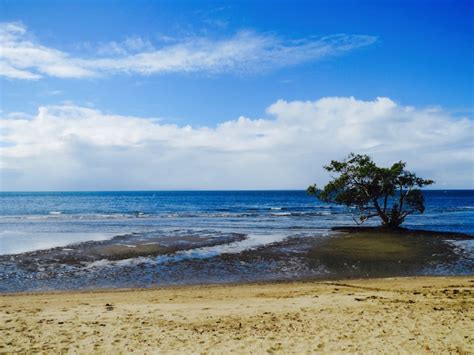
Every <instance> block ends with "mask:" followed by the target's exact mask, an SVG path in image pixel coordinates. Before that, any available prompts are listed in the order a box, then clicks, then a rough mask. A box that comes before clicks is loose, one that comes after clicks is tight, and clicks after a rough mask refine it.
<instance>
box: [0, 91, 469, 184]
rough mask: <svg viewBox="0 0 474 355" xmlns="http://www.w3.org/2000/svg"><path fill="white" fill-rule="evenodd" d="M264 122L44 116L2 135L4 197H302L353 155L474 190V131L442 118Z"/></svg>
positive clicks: (399, 109) (317, 109) (60, 110)
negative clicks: (67, 193)
mask: <svg viewBox="0 0 474 355" xmlns="http://www.w3.org/2000/svg"><path fill="white" fill-rule="evenodd" d="M267 112H268V113H269V115H271V116H272V117H271V118H270V119H250V118H246V117H240V118H238V119H236V120H231V121H226V122H223V123H221V124H219V125H217V126H216V127H213V128H211V127H200V128H195V127H190V126H177V125H172V124H163V123H161V122H159V121H157V120H151V119H146V118H139V117H129V116H120V115H109V114H104V113H102V112H100V111H98V110H95V109H90V108H84V107H77V106H74V105H63V106H47V107H41V108H40V109H39V111H38V114H37V115H36V116H35V117H33V118H31V117H28V116H25V117H24V118H21V117H20V116H19V115H18V113H16V114H15V115H14V116H13V117H12V116H10V117H8V115H7V116H5V118H4V119H2V120H1V121H0V122H1V125H0V129H1V130H0V131H1V132H2V135H3V136H2V138H1V140H0V152H1V153H0V162H1V174H0V177H1V188H2V189H5V190H31V189H33V190H34V189H47V190H64V189H70V190H71V189H72V190H75V189H93V190H94V189H99V190H100V189H193V188H201V189H245V188H247V189H248V188H256V189H258V188H305V187H306V186H307V185H308V184H310V183H313V182H319V183H324V182H325V181H327V179H328V175H327V173H326V172H325V171H324V170H323V169H322V166H323V165H324V164H326V163H328V162H329V161H330V160H331V159H340V158H344V157H345V156H346V155H347V154H348V153H349V152H361V153H369V154H371V155H372V156H373V157H374V158H375V160H376V161H378V162H380V163H381V164H390V163H393V162H394V161H398V160H400V159H402V160H406V161H407V162H408V167H409V168H410V169H413V170H415V171H416V172H418V173H420V175H422V176H424V177H428V178H434V179H435V180H436V181H437V183H438V184H437V187H439V188H444V187H469V188H473V187H474V186H473V185H472V184H473V170H472V169H473V168H472V167H473V166H474V148H473V142H472V135H473V122H472V120H471V119H468V118H456V117H453V116H452V115H451V114H449V113H448V112H445V111H443V110H442V109H439V108H438V109H431V108H428V109H417V108H412V107H407V106H401V105H398V104H396V103H395V102H393V101H392V100H390V99H388V98H377V99H376V100H374V101H361V100H356V99H354V98H347V97H328V98H322V99H319V100H316V101H292V102H287V101H284V100H279V101H277V102H275V103H274V104H272V105H271V106H270V107H268V109H267Z"/></svg>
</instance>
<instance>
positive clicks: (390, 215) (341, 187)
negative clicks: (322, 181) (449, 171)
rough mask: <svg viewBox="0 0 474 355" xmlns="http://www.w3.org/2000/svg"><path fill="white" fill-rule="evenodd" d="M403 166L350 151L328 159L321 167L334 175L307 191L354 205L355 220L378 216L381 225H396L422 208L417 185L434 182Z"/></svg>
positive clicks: (322, 199) (393, 226)
mask: <svg viewBox="0 0 474 355" xmlns="http://www.w3.org/2000/svg"><path fill="white" fill-rule="evenodd" d="M405 166H406V163H405V162H402V161H399V162H397V163H394V164H393V165H392V166H391V167H390V168H381V167H378V166H377V165H376V164H375V163H374V162H373V161H372V159H371V158H370V157H369V156H368V155H361V154H354V153H351V154H349V156H348V157H347V158H346V159H345V160H343V161H336V160H332V161H331V163H330V164H329V165H327V166H325V167H324V168H325V169H326V170H327V171H329V172H330V173H335V174H337V176H336V177H333V179H332V180H331V181H330V182H329V183H328V184H327V185H326V186H324V188H323V189H322V190H321V189H318V188H317V186H316V185H311V186H309V187H308V189H307V191H308V193H309V194H311V195H314V196H316V197H317V198H318V199H320V200H321V201H324V202H330V203H337V204H344V205H346V206H349V207H355V208H356V209H357V211H358V218H354V220H355V221H356V223H357V224H361V223H363V222H365V221H366V220H368V219H369V218H372V217H379V218H380V219H381V221H382V225H383V226H386V227H391V228H396V227H399V226H400V225H401V224H402V223H403V221H404V220H405V218H406V217H407V216H409V215H411V214H413V213H423V212H424V210H425V204H424V197H423V193H422V192H421V190H420V188H422V187H423V186H428V185H431V184H433V183H434V181H433V180H425V179H422V178H420V177H418V176H416V174H415V173H413V172H411V171H408V170H405Z"/></svg>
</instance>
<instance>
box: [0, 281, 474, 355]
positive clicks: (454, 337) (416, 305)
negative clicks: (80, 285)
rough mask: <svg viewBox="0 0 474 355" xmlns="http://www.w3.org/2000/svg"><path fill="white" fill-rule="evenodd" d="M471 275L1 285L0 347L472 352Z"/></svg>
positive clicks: (473, 288) (2, 349)
mask: <svg viewBox="0 0 474 355" xmlns="http://www.w3.org/2000/svg"><path fill="white" fill-rule="evenodd" d="M473 296H474V276H464V277H411V278H389V279H368V280H344V281H324V282H321V281H320V282H295V283H274V284H246V285H225V286H222V285H219V286H185V287H169V288H161V289H149V290H142V289H132V290H116V291H94V292H63V293H42V294H41V293H36V294H4V295H0V333H1V334H2V336H1V338H0V352H25V351H26V352H37V351H45V352H54V353H57V352H79V353H112V352H117V351H122V352H129V351H132V350H133V351H135V352H148V353H151V352H156V351H158V350H160V351H163V352H178V351H181V352H183V351H184V352H211V353H213V352H215V353H228V352H230V351H235V352H258V353H261V352H269V353H272V352H302V351H317V352H334V351H343V352H362V353H365V352H371V351H379V352H386V353H394V352H400V351H402V352H403V351H406V352H411V353H413V352H415V353H420V352H435V353H438V352H454V353H465V354H467V353H473V352H474V337H473V336H474V297H473Z"/></svg>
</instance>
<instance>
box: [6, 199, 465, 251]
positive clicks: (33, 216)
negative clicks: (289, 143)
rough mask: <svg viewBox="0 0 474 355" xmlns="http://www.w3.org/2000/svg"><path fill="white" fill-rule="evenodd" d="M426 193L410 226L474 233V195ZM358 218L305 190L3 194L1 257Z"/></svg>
mask: <svg viewBox="0 0 474 355" xmlns="http://www.w3.org/2000/svg"><path fill="white" fill-rule="evenodd" d="M424 195H425V200H426V211H425V213H424V214H421V215H414V216H410V217H409V218H408V219H407V221H406V223H405V226H406V227H408V228H414V229H428V230H437V231H450V232H463V233H468V234H474V190H446V191H443V190H436V191H433V190H430V191H425V192H424ZM354 212H355V211H354V210H351V209H349V208H346V207H344V206H338V205H329V204H325V203H321V202H319V201H318V200H316V199H315V198H313V197H311V196H308V195H307V194H306V192H305V191H133V192H32V193H31V192H1V193H0V254H10V253H18V252H23V251H30V250H35V249H41V248H49V247H54V246H62V245H67V244H68V243H72V242H79V241H85V240H100V239H107V238H111V237H113V236H114V235H118V234H124V233H144V232H147V231H152V230H153V231H156V230H171V229H204V230H209V229H210V230H218V231H227V232H229V231H230V232H242V233H250V234H256V235H262V236H263V235H264V236H268V235H278V236H285V235H290V234H292V233H295V231H298V232H301V233H304V232H306V233H311V232H313V231H322V230H329V229H330V228H331V227H334V226H344V225H354V221H353V219H352V218H353V213H354ZM376 223H378V221H377V220H376V219H373V220H371V221H369V223H368V224H369V225H370V224H376Z"/></svg>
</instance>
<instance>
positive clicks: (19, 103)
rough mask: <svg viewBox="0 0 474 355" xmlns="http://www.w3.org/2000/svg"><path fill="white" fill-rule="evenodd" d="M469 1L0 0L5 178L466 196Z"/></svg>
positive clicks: (473, 180) (89, 186)
mask: <svg viewBox="0 0 474 355" xmlns="http://www.w3.org/2000/svg"><path fill="white" fill-rule="evenodd" d="M473 4H474V3H473V2H472V1H455V0H453V1H447V0H445V1H436V0H433V1H422V0H420V1H408V0H405V1H402V0H400V1H388V0H387V1H382V0H379V1H338V0H336V1H272V2H269V1H239V2H234V1H226V2H218V1H212V2H206V1H145V0H137V1H112V0H103V1H86V0H83V1H74V0H71V1H67V2H65V1H53V0H50V1H45V0H39V1H33V0H31V1H22V0H16V1H10V0H0V46H1V52H0V188H1V190H2V191H45V190H46V191H52V190H153V189H157V190H180V189H185V190H189V189H197V190H209V189H211V190H212V189H232V190H234V189H305V188H306V187H307V186H308V185H309V184H312V183H317V184H318V185H322V184H324V183H326V182H327V181H328V180H329V178H330V176H328V174H327V172H325V171H324V169H323V168H322V166H323V165H325V164H327V163H328V162H329V161H330V160H331V159H343V158H344V157H345V156H347V155H348V154H349V153H350V152H356V153H364V154H369V155H370V156H372V157H373V158H374V160H375V161H376V162H377V163H379V164H381V165H389V164H391V163H393V162H396V161H398V160H403V161H406V162H407V167H408V169H410V170H414V171H415V172H416V173H418V174H419V175H421V176H423V177H425V178H432V179H434V180H435V181H436V185H434V188H438V189H445V188H471V189H472V188H474V144H473V141H474V129H473V128H474V125H473V120H474V117H473V116H474V64H473V63H474V58H473V57H474V48H473V47H474V18H473V17H474V15H473V14H474V8H473V7H474V5H473Z"/></svg>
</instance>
